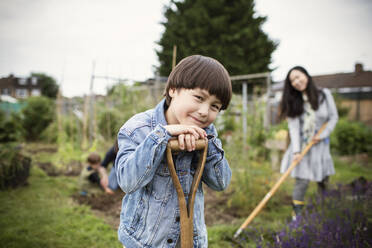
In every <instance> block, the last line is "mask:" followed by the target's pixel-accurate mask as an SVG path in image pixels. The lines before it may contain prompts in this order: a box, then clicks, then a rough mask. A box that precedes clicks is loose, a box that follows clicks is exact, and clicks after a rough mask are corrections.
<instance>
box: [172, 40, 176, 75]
mask: <svg viewBox="0 0 372 248" xmlns="http://www.w3.org/2000/svg"><path fill="white" fill-rule="evenodd" d="M176 57H177V46H176V45H174V46H173V58H172V70H173V68H174V67H176Z"/></svg>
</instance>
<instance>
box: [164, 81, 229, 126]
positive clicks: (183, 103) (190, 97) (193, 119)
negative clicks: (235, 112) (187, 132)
mask: <svg viewBox="0 0 372 248" xmlns="http://www.w3.org/2000/svg"><path fill="white" fill-rule="evenodd" d="M169 95H170V97H171V98H172V101H171V103H170V106H169V108H168V109H167V110H166V113H165V118H166V120H167V122H168V124H169V125H172V124H182V125H193V126H198V127H200V128H205V127H208V126H209V125H210V124H211V123H212V122H213V121H214V120H215V119H216V117H217V115H218V113H219V112H220V109H221V107H222V103H221V101H220V100H219V99H218V98H217V97H216V96H215V95H210V94H209V92H208V91H207V90H203V89H200V88H195V89H183V88H182V89H170V90H169Z"/></svg>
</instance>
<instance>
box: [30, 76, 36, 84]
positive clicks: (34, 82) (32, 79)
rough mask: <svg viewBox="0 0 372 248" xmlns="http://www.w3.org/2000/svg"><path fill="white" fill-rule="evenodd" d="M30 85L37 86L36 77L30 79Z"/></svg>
mask: <svg viewBox="0 0 372 248" xmlns="http://www.w3.org/2000/svg"><path fill="white" fill-rule="evenodd" d="M31 84H32V85H37V77H32V78H31Z"/></svg>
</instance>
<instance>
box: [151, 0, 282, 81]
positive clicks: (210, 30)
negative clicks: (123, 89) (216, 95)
mask: <svg viewBox="0 0 372 248" xmlns="http://www.w3.org/2000/svg"><path fill="white" fill-rule="evenodd" d="M164 16H165V18H166V21H165V22H163V23H162V25H163V26H164V28H165V31H164V33H163V35H162V37H161V39H160V41H159V42H158V44H159V45H160V47H161V49H160V50H158V51H157V55H158V58H159V62H160V66H159V68H158V71H159V73H160V75H162V76H168V75H169V73H170V71H171V64H172V54H173V46H174V45H176V46H177V58H178V61H179V60H180V59H182V58H184V57H186V56H189V55H192V54H201V55H205V56H210V57H213V58H215V59H217V60H219V61H220V62H221V63H222V64H223V65H224V66H225V67H226V69H227V70H228V71H229V73H230V74H231V75H238V74H249V73H258V72H265V71H269V64H270V63H271V54H272V52H273V51H274V50H275V48H276V46H277V44H276V43H275V42H274V41H272V40H271V39H270V38H269V37H268V35H267V34H265V33H264V32H263V31H262V29H261V26H262V24H263V23H264V22H265V20H266V17H262V16H258V15H257V14H256V13H255V10H254V0H215V1H210V0H184V1H174V0H173V1H171V3H170V5H169V6H166V8H165V13H164Z"/></svg>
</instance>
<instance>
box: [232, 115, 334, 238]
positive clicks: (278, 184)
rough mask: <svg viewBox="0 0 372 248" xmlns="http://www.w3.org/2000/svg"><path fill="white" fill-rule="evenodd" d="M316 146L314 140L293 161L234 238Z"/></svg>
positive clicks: (323, 127) (235, 236)
mask: <svg viewBox="0 0 372 248" xmlns="http://www.w3.org/2000/svg"><path fill="white" fill-rule="evenodd" d="M326 126H327V122H326V123H324V124H323V126H322V127H321V128H320V129H319V131H318V133H317V134H316V135H315V137H318V136H319V135H320V134H321V133H322V132H323V130H324V129H325V127H326ZM314 144H315V142H314V141H313V140H311V141H310V142H309V143H308V144H307V146H306V147H305V149H304V150H303V151H302V152H301V154H300V157H299V159H297V160H294V161H292V163H291V165H290V166H289V168H288V169H287V171H286V172H285V173H284V174H283V175H282V176H281V177H280V178H279V180H278V181H277V182H276V184H275V185H274V186H273V187H272V188H271V190H270V191H269V193H267V194H266V195H265V197H264V198H263V199H262V200H261V202H260V203H259V204H258V205H257V207H256V208H255V209H254V210H253V211H252V213H251V214H250V215H249V216H248V218H247V219H246V220H245V221H244V223H243V224H242V225H241V226H240V228H239V229H238V231H236V233H235V234H234V238H237V237H238V236H239V234H240V233H241V232H242V231H243V229H244V228H246V227H247V226H248V224H249V223H251V221H252V220H253V218H254V217H256V215H257V214H258V213H259V212H260V211H261V210H262V208H263V207H264V206H265V204H266V203H267V202H268V201H269V199H270V198H271V197H272V196H273V195H274V194H275V192H276V191H277V190H278V188H279V186H280V185H281V184H282V183H283V182H284V180H285V179H286V178H287V177H288V176H289V174H290V173H291V171H292V170H293V169H294V168H295V167H296V166H297V165H298V163H299V162H300V161H301V159H302V158H303V157H304V156H305V154H306V153H307V152H308V151H309V150H310V148H311V147H312V146H313V145H314Z"/></svg>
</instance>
